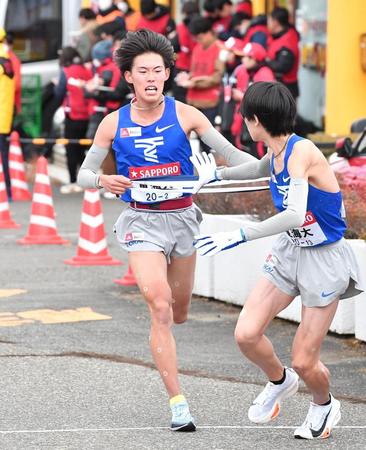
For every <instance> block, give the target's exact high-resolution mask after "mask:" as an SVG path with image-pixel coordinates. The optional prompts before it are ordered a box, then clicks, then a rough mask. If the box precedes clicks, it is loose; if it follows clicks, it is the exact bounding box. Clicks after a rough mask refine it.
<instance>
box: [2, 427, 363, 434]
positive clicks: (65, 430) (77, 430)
mask: <svg viewBox="0 0 366 450" xmlns="http://www.w3.org/2000/svg"><path fill="white" fill-rule="evenodd" d="M295 428H296V427H292V426H258V425H218V426H215V425H201V426H198V427H197V429H198V430H225V429H228V430H254V429H256V430H294V429H295ZM334 428H335V429H339V430H347V429H350V430H365V429H366V425H341V426H336V427H334ZM168 429H169V428H168V427H120V428H61V429H57V428H56V429H54V430H48V429H43V430H42V429H40V430H0V434H27V433H45V434H46V433H88V432H91V433H94V432H97V433H99V432H103V431H105V432H111V431H112V432H113V431H158V430H168Z"/></svg>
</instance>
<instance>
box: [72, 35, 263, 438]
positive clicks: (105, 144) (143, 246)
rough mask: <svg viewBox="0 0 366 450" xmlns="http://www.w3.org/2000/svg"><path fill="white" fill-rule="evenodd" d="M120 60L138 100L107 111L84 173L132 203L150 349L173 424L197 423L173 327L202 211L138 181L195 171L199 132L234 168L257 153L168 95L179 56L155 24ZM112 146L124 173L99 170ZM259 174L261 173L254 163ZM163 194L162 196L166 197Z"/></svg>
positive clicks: (127, 237) (124, 235)
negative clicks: (138, 189) (146, 190)
mask: <svg viewBox="0 0 366 450" xmlns="http://www.w3.org/2000/svg"><path fill="white" fill-rule="evenodd" d="M115 60H116V63H117V65H118V66H119V68H120V70H121V72H122V75H123V76H124V77H125V79H126V81H127V82H128V83H129V85H130V86H131V88H132V90H133V92H134V95H135V97H134V99H133V100H132V101H131V104H129V105H127V106H124V107H122V108H120V109H119V110H118V111H114V112H112V113H110V114H109V115H107V116H106V117H105V118H104V119H103V121H102V122H101V124H100V125H99V128H98V130H97V133H96V135H95V139H94V142H93V145H92V147H91V148H90V150H89V152H88V154H87V156H86V158H85V160H84V163H83V165H82V167H81V169H80V172H79V175H78V183H79V184H80V185H81V186H83V187H84V188H102V187H103V188H105V189H106V190H107V191H109V192H112V193H114V194H118V195H120V196H121V197H122V200H123V201H125V202H128V203H129V207H128V208H126V209H125V210H124V211H123V212H122V214H121V215H120V217H119V219H118V220H117V222H116V224H115V232H116V235H117V238H118V240H119V242H120V244H121V246H122V247H123V248H124V249H125V250H127V251H128V256H129V264H130V266H131V268H132V270H133V272H134V275H135V277H136V280H137V283H138V286H139V289H140V291H141V294H142V295H143V297H144V298H145V300H146V302H147V304H148V307H149V311H150V315H151V332H150V347H151V352H152V355H153V358H154V361H155V364H156V366H157V368H158V370H159V373H160V376H161V378H162V380H163V382H164V384H165V387H166V390H167V392H168V395H169V397H170V406H171V410H172V423H171V429H172V430H175V431H194V430H195V428H196V426H195V423H194V420H193V418H192V416H191V414H190V411H189V407H188V403H187V400H186V399H185V397H184V396H183V395H182V392H181V388H180V385H179V380H178V370H177V360H176V349H175V340H174V336H173V334H172V331H171V328H172V324H173V322H174V323H177V324H179V323H183V322H185V321H186V320H187V314H188V310H189V305H190V301H191V295H192V289H193V276H194V269H195V261H196V255H195V253H196V252H195V249H194V247H193V245H192V242H193V238H194V235H196V234H197V233H198V232H199V222H200V221H201V212H200V210H199V209H198V208H197V207H196V206H195V205H194V204H193V202H192V196H191V195H184V196H183V197H181V198H179V199H176V200H167V201H163V200H165V198H163V199H161V198H159V199H158V200H156V201H155V202H152V201H151V200H154V199H153V195H152V194H151V197H152V199H151V198H147V197H146V201H144V202H138V201H134V198H132V197H131V190H130V188H131V186H132V183H131V180H138V179H139V178H145V177H155V176H161V175H168V176H174V177H176V178H177V179H179V177H181V178H183V176H191V175H193V172H194V168H193V165H192V162H191V160H190V157H191V156H192V150H191V147H190V144H189V135H190V133H191V131H195V132H196V133H197V134H198V136H199V137H200V138H201V139H202V141H203V142H204V143H205V144H207V145H208V146H209V147H210V148H214V149H215V150H216V151H217V152H218V153H219V154H220V155H221V156H222V157H223V158H224V159H225V160H226V162H227V164H228V165H231V166H234V165H238V164H241V163H243V162H246V161H249V160H251V159H254V158H252V157H251V156H250V155H247V154H245V153H244V152H241V151H239V150H237V149H236V148H235V147H233V146H232V145H231V144H230V143H229V142H228V141H227V140H226V139H225V138H223V137H222V136H221V135H220V134H219V133H218V132H217V131H216V130H215V129H214V128H213V127H212V125H211V123H210V122H209V121H208V119H207V118H206V117H205V116H204V115H203V114H202V113H201V112H200V111H198V110H197V109H196V108H194V107H192V106H189V105H185V104H183V103H180V102H176V101H175V100H174V99H173V98H171V97H167V96H164V95H163V89H164V82H165V81H166V80H168V78H169V73H170V69H171V67H172V66H173V62H174V53H173V48H172V46H171V44H170V43H169V41H168V40H167V39H166V38H165V37H164V36H162V35H159V34H157V33H153V32H152V31H149V30H140V31H137V32H134V33H128V34H127V36H126V38H125V39H124V40H123V41H122V44H121V47H120V48H119V49H118V50H117V52H116V55H115ZM111 144H112V147H113V150H114V152H115V157H116V164H117V173H118V174H117V175H104V174H103V175H98V170H99V169H100V167H101V164H102V162H103V160H104V158H105V157H106V155H107V154H108V149H109V147H110V145H111ZM254 171H255V173H254V175H253V177H254V178H255V177H259V176H261V174H260V171H258V170H257V168H256V167H255V168H254ZM159 197H161V196H159Z"/></svg>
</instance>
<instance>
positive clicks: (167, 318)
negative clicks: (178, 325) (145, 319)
mask: <svg viewBox="0 0 366 450" xmlns="http://www.w3.org/2000/svg"><path fill="white" fill-rule="evenodd" d="M150 310H151V320H152V322H153V323H155V324H159V325H169V326H170V325H171V324H172V321H173V320H172V308H171V306H170V303H169V302H168V301H167V300H166V299H156V300H155V301H154V302H153V303H152V304H151V307H150Z"/></svg>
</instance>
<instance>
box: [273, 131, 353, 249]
mask: <svg viewBox="0 0 366 450" xmlns="http://www.w3.org/2000/svg"><path fill="white" fill-rule="evenodd" d="M302 139H304V138H302V137H300V136H297V135H296V134H293V135H292V136H291V137H290V139H289V140H288V143H287V148H286V153H285V159H284V169H283V171H282V172H280V173H279V174H277V175H276V174H275V171H274V155H273V154H272V158H271V179H270V183H269V184H270V189H271V194H272V199H273V203H274V206H275V207H276V209H277V210H278V211H279V212H281V211H284V210H285V209H286V208H287V196H288V189H289V184H290V175H289V173H288V170H287V164H288V159H289V157H290V155H291V153H292V150H293V148H294V145H295V143H296V142H298V141H300V140H302ZM306 211H307V213H306V217H305V222H304V224H303V225H302V226H301V227H299V228H293V229H292V230H289V231H287V232H286V236H287V238H288V239H289V240H290V241H291V242H292V243H293V244H294V245H296V246H299V247H314V246H321V245H326V244H331V243H332V242H335V241H338V240H339V239H341V238H342V237H343V235H344V232H345V230H346V228H347V226H346V222H345V218H344V216H345V214H344V207H343V201H342V194H341V192H335V193H333V192H325V191H322V190H321V189H317V188H316V187H314V186H312V185H311V184H309V193H308V201H307V209H306Z"/></svg>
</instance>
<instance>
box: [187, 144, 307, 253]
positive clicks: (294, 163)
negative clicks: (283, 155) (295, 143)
mask: <svg viewBox="0 0 366 450" xmlns="http://www.w3.org/2000/svg"><path fill="white" fill-rule="evenodd" d="M290 159H291V164H290V162H289V165H288V171H289V175H290V176H291V180H290V184H289V188H288V197H287V207H286V209H285V210H284V211H282V212H280V213H278V214H276V215H275V216H272V217H270V218H268V219H266V220H263V221H262V222H253V223H248V224H246V225H245V226H243V227H242V228H239V229H237V230H235V231H232V232H222V233H215V234H212V235H199V236H196V237H195V239H196V240H195V242H194V246H195V247H196V249H197V251H198V253H199V254H200V255H210V256H212V255H215V254H216V253H219V252H220V251H222V250H228V249H230V248H232V247H235V246H237V245H239V244H242V243H244V242H246V241H252V240H254V239H259V238H262V237H266V236H273V235H275V234H279V233H283V232H285V231H288V230H290V229H292V228H296V227H300V226H301V225H302V224H303V223H304V221H305V215H306V210H307V199H308V192H309V184H308V170H309V168H310V165H311V162H310V161H311V156H310V155H309V152H307V151H304V152H303V153H300V152H298V153H296V154H293V155H292V156H291V157H290Z"/></svg>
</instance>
